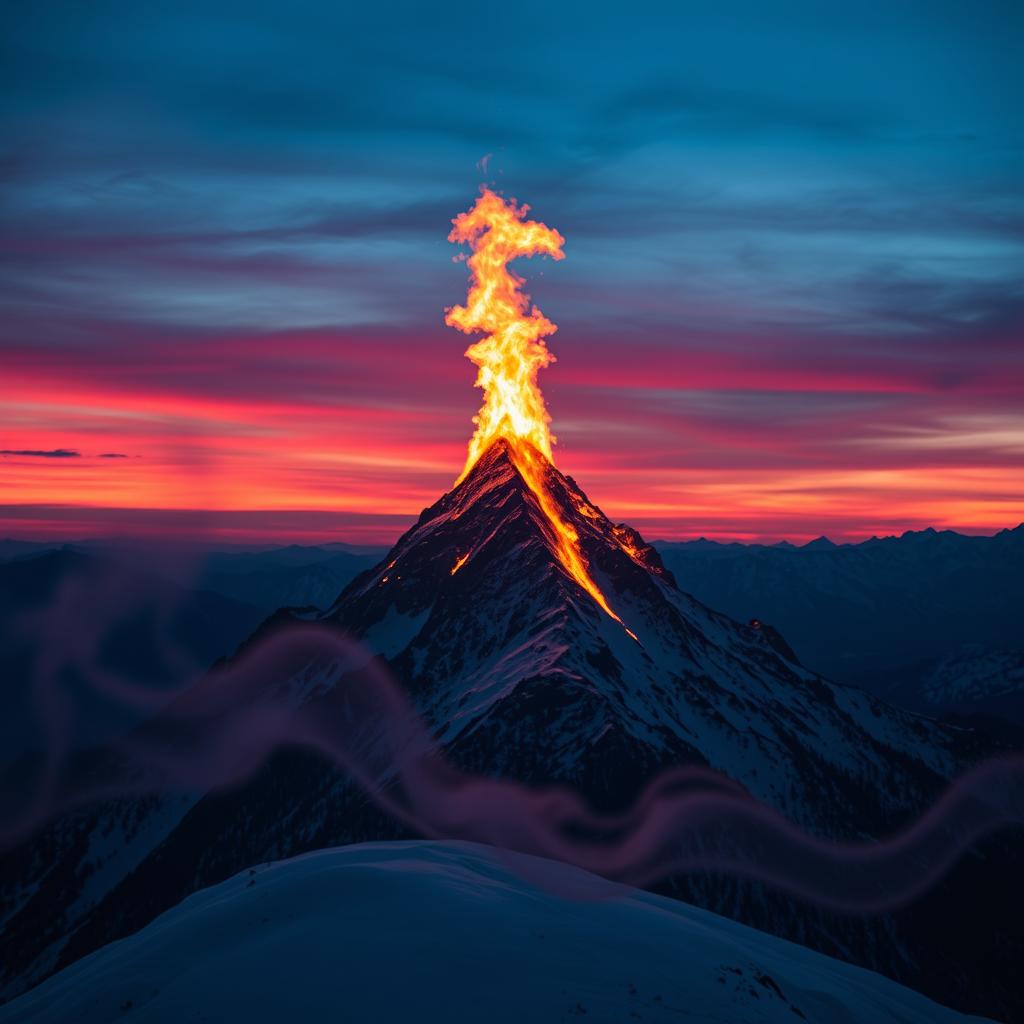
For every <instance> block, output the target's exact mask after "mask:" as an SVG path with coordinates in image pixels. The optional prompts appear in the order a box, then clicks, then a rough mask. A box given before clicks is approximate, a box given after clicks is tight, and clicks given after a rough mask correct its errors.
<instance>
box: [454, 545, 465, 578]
mask: <svg viewBox="0 0 1024 1024" xmlns="http://www.w3.org/2000/svg"><path fill="white" fill-rule="evenodd" d="M467 558H469V552H468V551H467V552H466V553H465V554H464V555H460V556H459V557H458V558H457V559H456V560H455V564H454V565H453V566H452V572H451V574H452V575H453V576H454V575H455V574H456V573H457V572H458V571H459V570H460V569H461V568H462V567H463V566H464V565H465V564H466V559H467Z"/></svg>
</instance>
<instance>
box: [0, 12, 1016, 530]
mask: <svg viewBox="0 0 1024 1024" xmlns="http://www.w3.org/2000/svg"><path fill="white" fill-rule="evenodd" d="M1022 12H1024V8H1022V7H1021V5H1020V4H1018V3H1015V2H1006V3H1003V2H995V0H977V2H973V3H970V4H965V3H962V2H956V3H947V2H941V0H931V2H926V3H925V2H922V3H909V2H900V0H886V2H882V3H880V2H875V0H865V2H862V3H858V4H855V5H845V4H844V5H837V4H821V3H817V2H814V3H790V2H780V3H775V4H763V3H760V2H746V3H730V2H727V0H719V2H715V3H701V4H688V3H685V2H677V3H672V4H665V5H656V4H645V3H634V4H629V5H622V4H602V3H595V4H591V5H587V6H586V7H583V6H581V5H577V4H558V3H551V2H546V3H542V4H530V3H525V4H515V5H481V4H472V5H470V4H465V5H463V4H458V3H446V4H442V5H427V4H418V5H403V4H372V5H356V4H348V3H340V2H337V0H335V2H330V3H307V2H292V3H288V4H259V5H258V4H251V3H247V4H241V3H239V4H232V3H224V2H219V0H206V2H203V3H192V2H188V0H182V2H176V3H174V4H163V3H159V2H155V3H146V4H137V3H122V2H114V3H112V2H105V0H93V2H90V3H88V4H82V3H78V2H76V3H60V2H47V3H42V4H31V5H22V6H21V7H20V8H18V9H17V10H15V9H11V10H10V11H8V12H7V15H6V18H5V29H4V32H3V33H2V34H0V83H2V88H0V536H13V537H26V538H29V537H31V538H58V537H60V538H65V539H69V538H75V537H79V536H86V535H108V534H118V535H121V534H128V533H139V534H144V535H156V536H176V537H177V536H183V537H192V536H194V537H200V536H204V537H205V536H210V537H214V538H217V539H219V540H224V541H228V540H232V541H245V542H253V541H262V540H268V541H270V540H273V541H281V542H300V543H305V542H313V541H324V540H339V541H350V542H360V543H387V542H390V541H391V540H393V539H394V538H395V537H397V535H398V534H399V533H400V532H401V531H402V530H403V529H405V528H406V527H408V526H409V525H411V523H412V522H413V521H414V520H415V518H416V516H417V515H418V514H419V512H420V510H421V509H422V508H424V507H426V506H428V505H430V504H432V503H433V502H434V501H435V500H436V499H437V498H438V497H439V496H440V495H441V494H442V493H443V492H444V491H445V490H447V489H448V488H450V487H451V485H452V482H453V481H454V479H455V477H456V476H457V475H458V473H459V471H460V470H461V468H462V463H463V460H464V458H465V445H466V442H467V440H468V438H469V436H470V434H471V433H472V430H473V425H472V422H471V419H472V416H473V414H474V412H475V411H476V409H477V408H478V406H479V402H480V392H479V391H477V390H475V389H474V388H473V380H474V376H475V372H474V371H475V368H474V367H473V365H472V364H471V363H470V362H469V361H468V360H467V359H465V358H463V352H464V350H465V347H466V343H467V339H466V338H465V336H464V335H462V334H460V333H458V332H457V331H454V330H452V329H451V328H448V327H445V326H444V312H445V309H446V307H449V306H451V305H453V304H455V303H458V302H460V301H462V300H464V298H465V293H466V285H467V276H466V267H465V265H464V264H463V263H460V262H458V261H457V260H455V259H453V257H455V256H456V255H457V248H456V247H455V246H453V245H451V244H450V243H449V242H448V241H447V234H448V232H449V230H450V228H451V219H452V218H453V217H454V216H456V215H457V214H458V213H460V212H461V211H463V210H465V209H468V208H469V207H470V206H471V205H472V203H473V202H474V200H475V197H476V195H477V193H478V190H479V187H480V185H481V184H482V183H487V184H489V185H491V186H492V187H494V188H495V189H497V190H499V191H501V192H502V193H503V194H504V195H506V196H507V197H514V198H516V199H518V200H519V201H520V202H525V203H528V204H529V205H530V207H531V210H532V213H531V215H532V216H534V217H536V218H537V219H540V220H542V221H544V222H545V223H546V224H548V225H550V226H551V227H553V228H556V229H557V230H558V231H560V232H561V233H562V234H563V235H564V236H565V238H566V243H565V254H566V258H565V260H563V261H560V262H557V263H555V262H552V261H550V260H546V259H542V258H537V259H533V260H529V261H527V260H523V261H520V262H518V263H517V264H516V265H515V267H516V270H517V272H518V273H520V274H521V275H522V276H523V277H524V278H525V279H526V281H527V285H526V288H527V290H528V291H529V292H530V294H531V295H532V297H533V299H534V301H535V302H536V303H537V305H538V306H539V307H540V308H541V309H542V310H543V312H544V313H545V315H546V316H548V317H549V318H550V319H552V320H553V321H555V322H556V323H557V324H558V325H559V330H558V333H557V334H555V335H554V336H553V337H552V338H550V339H549V345H550V347H551V349H552V351H553V352H554V353H555V355H556V358H557V362H556V363H555V364H554V365H552V366H551V367H549V368H548V369H546V370H543V371H542V373H541V384H542V387H543V390H544V394H545V397H546V399H547V403H548V408H549V410H550V412H551V415H552V418H553V430H554V433H555V434H556V436H557V438H558V444H557V446H556V449H555V460H556V464H557V465H558V466H559V468H560V469H562V470H563V471H564V472H566V473H568V474H570V475H572V476H573V477H574V478H575V479H576V480H577V482H578V483H579V484H580V485H581V486H582V487H583V489H584V490H585V491H587V493H588V494H589V496H590V498H591V499H592V500H593V501H594V502H596V503H597V504H599V505H600V506H601V507H602V508H603V509H604V511H605V512H606V513H607V514H608V515H609V516H610V517H611V518H613V519H614V520H615V521H620V520H625V521H627V522H629V523H630V524H632V525H634V526H635V527H637V528H639V529H640V530H641V532H642V533H644V535H645V536H646V537H648V539H655V538H686V537H697V536H706V537H709V538H716V539H740V540H748V541H749V540H761V541H775V540H779V539H789V540H792V541H796V542H800V541H804V540H809V539H811V538H813V537H816V536H818V535H820V534H827V535H828V536H830V537H832V538H833V539H835V540H855V539H858V538H863V537H869V536H871V535H874V534H878V535H886V534H892V533H899V532H902V531H903V530H906V529H919V528H922V527H925V526H934V527H936V528H946V527H949V528H956V529H961V530H965V531H971V532H994V531H995V530H998V529H1000V528H1002V527H1007V526H1015V525H1016V524H1017V523H1019V522H1020V521H1021V520H1024V472H1022V469H1024V124H1022V114H1021V111H1022V109H1024V102H1022V101H1024V70H1022V68H1024V62H1022V61H1021V60H1020V59H1019V54H1020V52H1021V49H1022V45H1024V13H1022Z"/></svg>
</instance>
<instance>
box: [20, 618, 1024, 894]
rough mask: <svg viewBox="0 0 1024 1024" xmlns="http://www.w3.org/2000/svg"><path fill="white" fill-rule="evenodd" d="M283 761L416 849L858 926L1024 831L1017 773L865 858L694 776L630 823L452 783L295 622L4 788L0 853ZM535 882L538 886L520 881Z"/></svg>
mask: <svg viewBox="0 0 1024 1024" xmlns="http://www.w3.org/2000/svg"><path fill="white" fill-rule="evenodd" d="M282 747H299V748H302V749H306V750H310V751H315V752H317V753H319V754H320V755H322V756H323V757H324V758H326V759H328V760H329V761H330V762H332V763H333V764H335V765H337V766H338V767H339V768H341V769H342V770H343V771H344V772H345V773H346V774H347V775H348V776H349V777H350V778H351V779H352V782H353V784H355V785H358V786H360V787H362V789H363V790H364V791H365V792H366V793H367V794H368V795H369V796H370V797H371V798H372V799H373V800H374V801H375V802H376V803H377V805H378V806H379V807H381V808H382V809H383V810H384V811H386V812H387V813H388V814H390V815H391V816H392V817H393V818H394V819H395V820H397V821H399V822H401V823H402V824H403V825H405V826H406V827H407V828H408V829H410V830H412V831H413V832H416V833H418V834H420V835H423V836H425V837H428V838H435V839H459V840H471V841H476V842H481V843H486V844H490V845H492V846H495V847H497V848H499V849H503V850H510V851H515V852H519V853H527V854H534V855H536V856H540V857H544V858H550V859H554V860H558V861H563V862H566V863H569V864H574V865H577V866H578V867H581V868H583V869H585V870H587V871H590V872H593V873H595V874H598V875H601V876H603V877H604V878H607V879H609V880H611V881H614V882H621V883H626V884H629V885H645V884H649V883H651V882H654V881H655V880H657V879H660V878H663V877H666V876H668V875H671V874H676V873H679V872H686V871H697V870H702V871H703V870H711V871H715V872H724V873H730V874H734V875H738V876H742V877H746V878H749V879H755V880H758V881H761V882H764V883H767V884H769V885H771V886H774V887H777V888H779V889H782V890H785V891H787V892H789V893H791V894H793V895H796V896H798V897H800V898H801V899H804V900H807V901H810V902H813V903H816V904H818V905H821V906H823V907H827V908H831V909H834V910H840V911H849V912H857V913H864V912H876V911H884V910H888V909H892V908H895V907H898V906H901V905H903V904H906V903H907V902H909V901H912V900H913V899H915V898H916V897H917V896H919V895H921V894H922V893H924V892H925V891H926V890H927V889H928V888H929V887H931V886H932V885H934V884H935V883H936V882H937V881H938V880H939V879H941V877H942V876H943V875H944V874H945V873H946V872H947V871H948V870H949V869H950V867H951V866H952V865H953V864H954V863H955V862H956V860H957V859H958V858H959V857H960V856H961V854H962V853H963V852H964V851H965V850H966V849H967V848H969V847H970V846H971V845H972V844H974V843H975V842H977V841H978V840H979V839H981V838H982V837H984V836H985V835H987V834H989V833H991V832H993V831H994V830H996V829H999V828H1001V827H1004V826H1007V825H1011V824H1015V823H1021V822H1024V758H1022V757H1008V758H1005V759H1002V760H999V761H992V762H989V763H987V764H985V765H982V766H980V767H978V768H976V769H975V770H973V771H971V772H969V773H968V774H966V775H965V776H963V777H962V778H960V779H959V780H958V781H956V782H955V783H953V784H952V785H951V786H950V787H949V789H948V790H947V791H946V793H945V794H944V795H943V796H942V797H941V798H940V799H939V800H938V801H937V802H936V804H935V805H934V806H933V807H932V808H931V809H930V810H929V811H928V812H927V813H925V814H924V815H923V816H922V817H920V818H919V819H918V820H917V821H915V822H914V823H913V824H912V825H911V826H909V827H908V828H906V829H904V830H903V831H902V832H900V833H898V834H896V835H892V836H889V837H887V838H884V839H882V840H880V841H877V842H863V843H853V844H842V843H835V842H830V841H826V840H823V839H820V838H817V837H814V836H812V835H809V834H807V833H806V832H804V831H802V830H801V829H799V828H797V827H796V826H795V825H793V824H792V823H791V822H789V821H787V820H786V819H785V818H783V817H782V816H781V815H779V814H778V813H776V812H775V811H773V810H772V809H770V808H768V807H766V806H764V805H763V804H760V803H758V802H757V801H756V800H754V799H753V798H752V797H751V796H749V794H747V793H746V792H745V791H744V790H743V789H742V788H741V787H740V786H738V785H737V784H736V783H734V782H732V781H730V780H729V779H727V778H725V777H723V776H721V775H719V774H717V773H715V772H712V771H710V770H708V769H701V768H677V769H675V770H672V771H668V772H666V773H665V774H663V775H661V776H660V777H658V778H656V779H655V780H653V781H652V782H651V783H650V785H649V786H648V787H647V788H646V789H645V790H644V791H643V793H642V794H641V795H640V796H639V798H638V799H637V800H636V802H635V803H634V805H633V806H632V807H631V808H630V809H629V810H628V811H626V812H624V813H621V814H614V815H609V814H603V813H598V812H596V811H595V810H593V809H592V808H591V807H590V806H588V804H587V802H586V801H585V800H584V799H583V798H582V797H581V796H580V794H578V793H577V792H575V791H573V790H571V789H569V788H566V787H560V786H549V787H542V788H536V789H532V788H528V787H526V786H523V785H521V784H519V783H516V782H514V781H511V780H504V779H495V778H489V777H483V776H474V775H468V774H465V773H463V772H460V771H459V770H457V769H456V768H455V767H453V766H452V765H451V764H450V763H448V762H447V761H446V759H445V758H444V757H443V756H442V755H441V754H440V753H439V752H438V750H437V748H436V745H435V743H434V742H433V739H432V736H431V733H430V730H429V729H428V727H427V726H426V724H425V723H424V722H423V721H422V720H421V719H420V717H419V716H418V715H417V713H416V712H415V710H414V708H413V707H412V706H411V704H410V703H409V701H408V700H407V699H406V698H405V696H404V694H403V692H402V691H401V689H400V688H399V686H398V685H397V683H396V682H395V680H394V679H393V678H392V677H391V676H390V675H389V673H388V672H387V671H386V670H385V669H384V668H383V667H382V666H381V665H380V663H379V662H378V661H376V660H375V659H373V658H372V657H371V656H370V655H369V654H368V653H367V652H366V651H365V650H363V649H362V648H360V647H359V646H358V645H356V644H354V643H352V642H351V641H349V640H347V639H346V638H345V637H344V636H342V635H340V634H339V633H338V632H337V631H335V630H334V629H332V628H330V627H327V626H323V625H319V624H312V623H299V624H295V625H292V626H288V627H286V628H283V629H280V630H279V631H277V632H276V633H273V634H272V635H268V636H265V637H264V638H263V639H260V640H258V641H256V642H254V643H252V644H251V645H250V646H249V648H248V649H247V650H246V651H245V652H244V653H243V654H242V655H241V656H240V657H238V658H237V659H235V660H234V661H233V662H232V663H230V664H229V665H226V666H222V667H220V668H218V669H216V670H215V671H213V672H211V673H209V674H207V675H205V676H204V677H203V678H202V680H201V681H200V682H199V683H197V684H196V685H194V686H191V687H189V688H188V689H186V690H185V691H184V692H182V693H181V694H179V695H178V696H177V697H176V699H175V700H173V701H172V702H171V703H170V704H169V705H168V706H167V707H166V708H164V710H163V711H162V712H161V713H160V714H159V715H158V716H156V717H155V718H154V719H152V720H151V721H150V722H148V723H147V724H145V725H143V726H141V727H140V728H138V729H137V730H136V731H135V732H134V733H132V734H131V735H130V736H129V737H127V738H126V739H124V740H122V741H120V742H118V743H116V744H113V745H112V746H111V747H110V748H109V749H108V750H107V751H106V752H105V754H104V755H103V756H102V757H101V758H98V759H97V758H93V759H91V761H90V770H89V773H88V775H84V774H81V773H80V774H79V775H78V776H77V777H76V778H74V779H73V780H72V781H70V782H66V783H62V784H61V785H60V786H59V787H58V786H57V785H56V781H55V780H56V779H57V778H58V776H59V775H61V774H63V775H66V773H59V772H52V771H51V772H50V774H49V775H48V777H47V778H46V780H45V783H46V785H45V786H44V787H42V788H38V787H37V788H35V789H34V790H30V791H29V792H28V793H27V794H26V793H25V791H24V790H18V791H17V795H14V794H15V792H16V788H15V787H13V786H12V785H10V784H8V785H5V786H4V793H5V796H4V800H5V803H4V805H3V807H2V813H3V819H2V820H3V828H2V831H0V845H12V844H15V843H17V842H19V841H22V840H24V839H26V838H28V837H29V836H30V835H31V834H32V833H33V832H34V831H36V830H37V829H39V828H40V827H41V826H42V825H44V824H45V823H46V821H48V820H50V819H52V818H53V817H54V816H56V815H59V814H61V813H63V812H66V811H69V810H72V809H74V808H76V807H81V806H82V805H85V804H91V803H94V802H96V801H99V800H103V799H108V798H121V797H125V796H130V795H134V794H154V793H155V794H160V793H169V792H173V791H187V792H192V793H196V794H202V793H204V792H207V791H209V790H210V789H213V788H216V787H220V786H225V785H231V784H239V783H242V782H244V781H245V780H246V779H247V778H249V777H250V776H251V775H252V774H253V773H254V772H255V771H256V770H257V769H258V768H259V767H260V766H261V765H262V764H263V763H264V762H265V761H266V759H267V758H268V757H269V756H270V754H272V753H273V752H274V751H276V750H278V749H280V748H282ZM512 863H514V864H515V865H516V866H517V869H518V870H526V869H525V868H523V866H522V862H521V861H518V860H517V861H514V862H512ZM546 879H547V876H546V875H541V874H540V873H538V877H537V878H535V879H531V881H534V882H536V883H537V884H550V883H549V882H548V881H546ZM574 894H575V893H573V892H567V893H566V894H565V895H574ZM575 895H578V894H575Z"/></svg>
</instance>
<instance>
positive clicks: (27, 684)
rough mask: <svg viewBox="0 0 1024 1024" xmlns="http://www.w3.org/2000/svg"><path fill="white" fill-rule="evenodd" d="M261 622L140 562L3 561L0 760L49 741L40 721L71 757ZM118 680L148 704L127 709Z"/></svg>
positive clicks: (132, 719) (124, 726)
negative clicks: (50, 719)
mask: <svg viewBox="0 0 1024 1024" xmlns="http://www.w3.org/2000/svg"><path fill="white" fill-rule="evenodd" d="M264 617H265V612H264V611H263V609H261V608H258V607H256V606H255V605H253V604H250V603H247V602H245V601H243V600H239V599H236V598H234V597H231V596H227V595H225V594H223V593H215V592H213V591H211V590H199V589H194V588H188V587H185V586H182V585H180V584H179V583H176V582H175V581H173V580H170V579H167V578H166V576H164V575H158V574H157V573H156V572H155V571H152V569H151V568H147V567H146V566H145V563H141V564H140V561H139V560H138V559H134V560H133V559H127V558H114V557H112V556H111V555H110V554H109V553H108V552H103V551H96V552H94V551H92V550H89V549H87V548H86V549H83V550H76V549H71V548H62V549H59V550H56V551H54V550H46V549H43V550H41V551H38V550H36V551H28V552H25V551H22V552H21V557H18V558H16V559H15V560H13V561H8V562H5V563H0V707H2V713H0V750H2V751H3V755H2V758H0V760H6V759H9V758H11V757H13V756H15V755H17V754H20V753H22V752H23V751H26V750H34V749H38V748H39V747H41V746H43V745H45V744H48V743H51V742H53V741H54V740H53V738H52V737H51V736H50V735H49V734H48V733H47V731H46V730H45V729H44V722H43V719H44V717H45V716H47V715H54V716H58V717H59V718H61V719H62V720H63V722H64V725H63V727H62V729H61V735H60V738H59V742H60V744H61V745H66V746H68V747H70V748H81V747H85V746H88V745H91V744H96V743H100V742H103V741H105V740H108V739H111V738H112V737H114V736H117V735H119V734H121V733H124V732H125V731H127V730H128V729H130V728H131V727H132V726H134V725H135V724H137V723H138V722H139V721H141V720H142V719H143V718H145V717H147V716H148V715H150V714H152V713H153V712H154V711H155V710H156V709H157V708H158V707H159V706H160V705H161V704H162V703H163V701H164V700H165V699H166V698H167V697H168V696H169V695H170V694H172V693H174V692H175V691H176V690H178V689H179V688H180V687H182V686H185V685H187V684H189V683H191V682H194V681H195V679H196V678H198V677H199V676H200V675H202V674H203V673H205V672H206V670H207V669H208V668H209V667H210V666H211V665H212V664H213V663H214V662H215V661H216V660H217V659H218V658H219V657H222V656H223V655H224V654H225V653H229V652H231V651H233V650H234V649H235V648H236V647H237V646H238V644H240V643H241V642H242V641H243V640H244V639H245V638H246V637H247V636H249V635H250V634H251V633H252V631H253V630H254V629H255V628H256V626H257V625H258V624H259V623H260V622H261V621H262V619H263V618H264ZM118 680H130V681H131V684H132V686H133V687H135V688H137V689H138V690H139V691H142V692H144V693H146V694H148V695H149V697H150V698H151V699H150V700H148V701H147V702H146V703H142V704H134V705H133V704H131V703H128V702H126V701H125V700H124V699H123V697H121V696H119V695H118V694H116V693H115V692H114V691H115V690H116V689H117V687H116V683H117V681H118ZM47 702H48V703H47ZM54 704H56V707H55V706H54Z"/></svg>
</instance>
